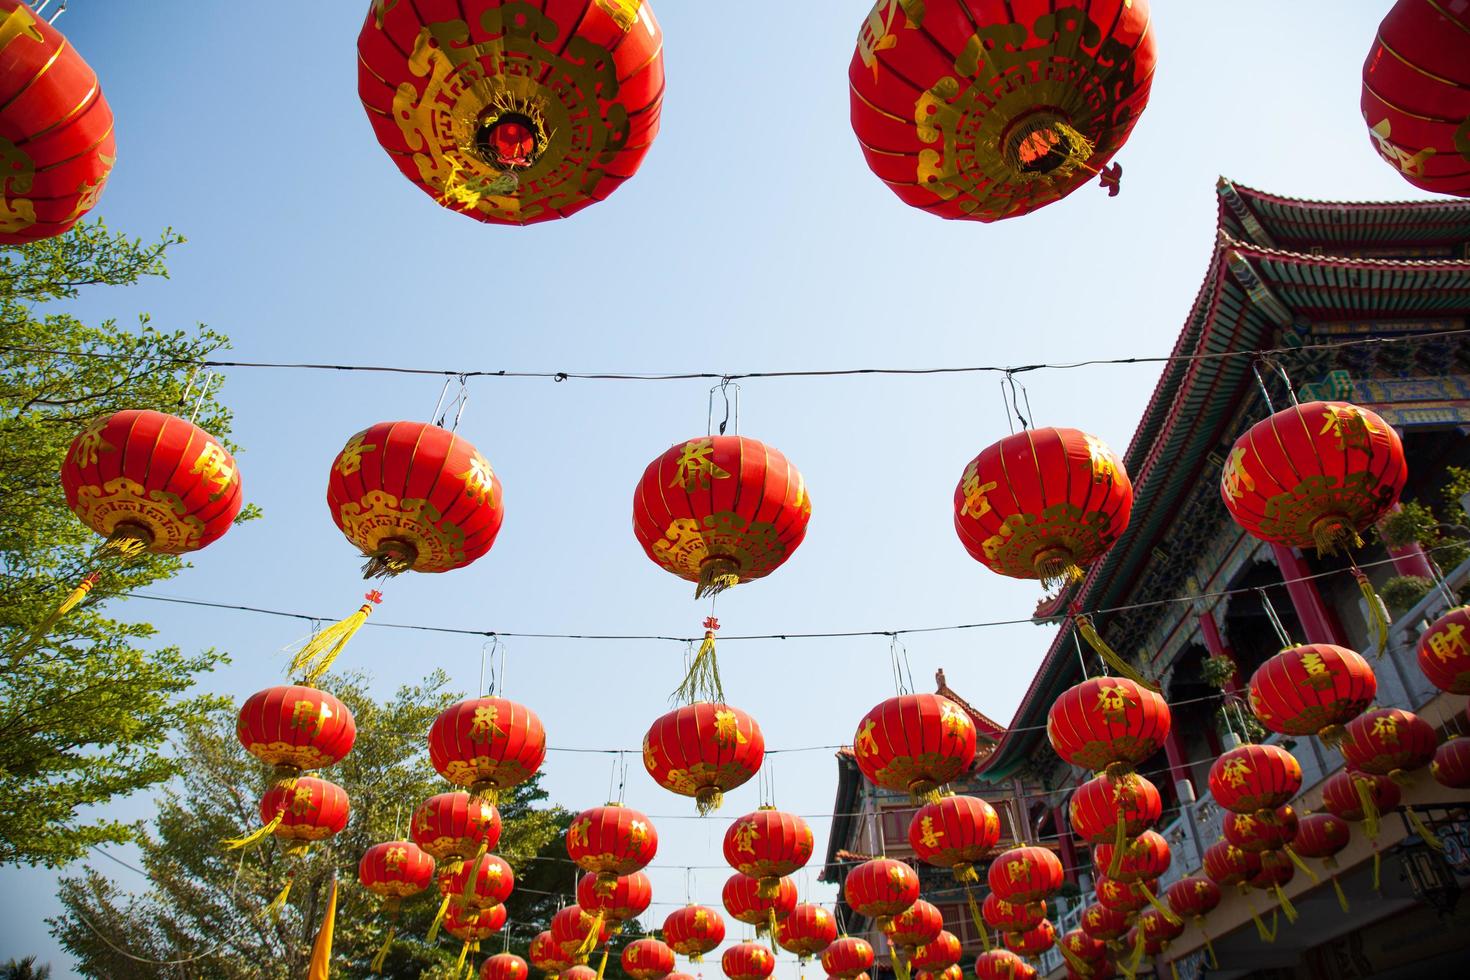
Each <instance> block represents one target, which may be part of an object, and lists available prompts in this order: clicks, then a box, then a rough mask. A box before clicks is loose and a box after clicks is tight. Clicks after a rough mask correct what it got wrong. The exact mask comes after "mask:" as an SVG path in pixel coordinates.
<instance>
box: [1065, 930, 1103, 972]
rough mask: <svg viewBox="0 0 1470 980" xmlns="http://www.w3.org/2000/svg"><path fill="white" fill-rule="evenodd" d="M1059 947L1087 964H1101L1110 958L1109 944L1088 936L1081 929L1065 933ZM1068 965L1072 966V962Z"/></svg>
mask: <svg viewBox="0 0 1470 980" xmlns="http://www.w3.org/2000/svg"><path fill="white" fill-rule="evenodd" d="M1058 945H1059V946H1061V947H1063V948H1065V949H1066V951H1067V952H1068V953H1070V954H1071V955H1072V956H1074V957H1076V958H1077V959H1078V960H1081V961H1082V962H1083V963H1086V964H1090V965H1091V964H1100V963H1102V961H1103V960H1105V959H1107V958H1108V944H1107V943H1105V942H1103V941H1102V940H1101V939H1096V938H1094V937H1092V936H1090V935H1088V934H1087V933H1086V932H1084V931H1083V930H1082V929H1080V928H1078V929H1073V930H1071V931H1069V932H1067V933H1065V934H1064V935H1063V936H1062V938H1061V939H1060V940H1059V941H1058ZM1068 965H1069V966H1070V965H1071V964H1070V962H1069V963H1068Z"/></svg>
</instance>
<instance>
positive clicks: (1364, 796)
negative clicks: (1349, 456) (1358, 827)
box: [1350, 777, 1378, 841]
mask: <svg viewBox="0 0 1470 980" xmlns="http://www.w3.org/2000/svg"><path fill="white" fill-rule="evenodd" d="M1350 778H1352V780H1353V789H1354V790H1356V791H1357V794H1358V805H1359V806H1360V807H1362V808H1363V832H1364V833H1366V834H1367V835H1368V839H1369V840H1373V841H1376V840H1377V839H1378V801H1377V800H1375V799H1374V798H1373V793H1372V792H1371V791H1370V790H1369V789H1368V780H1366V779H1358V778H1356V777H1350Z"/></svg>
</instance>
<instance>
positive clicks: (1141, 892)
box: [1093, 869, 1159, 912]
mask: <svg viewBox="0 0 1470 980" xmlns="http://www.w3.org/2000/svg"><path fill="white" fill-rule="evenodd" d="M1104 870H1106V869H1104ZM1158 884H1159V883H1158V882H1157V881H1130V882H1122V881H1114V880H1113V879H1112V878H1109V877H1108V876H1107V875H1105V874H1099V876H1098V879H1097V884H1096V885H1095V886H1093V894H1095V895H1096V896H1097V900H1098V903H1099V904H1100V905H1102V906H1103V907H1104V908H1108V909H1112V910H1113V911H1115V912H1137V911H1138V910H1139V909H1141V908H1143V907H1144V906H1145V905H1147V904H1148V897H1149V895H1151V894H1153V892H1154V889H1155V888H1157V887H1158Z"/></svg>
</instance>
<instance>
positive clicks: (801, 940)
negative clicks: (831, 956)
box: [776, 903, 837, 962]
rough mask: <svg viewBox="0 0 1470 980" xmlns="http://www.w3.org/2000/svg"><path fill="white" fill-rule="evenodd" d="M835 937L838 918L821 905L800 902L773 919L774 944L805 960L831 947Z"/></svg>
mask: <svg viewBox="0 0 1470 980" xmlns="http://www.w3.org/2000/svg"><path fill="white" fill-rule="evenodd" d="M836 938H837V920H836V919H834V918H832V913H831V912H828V911H827V910H826V909H824V908H822V907H821V906H820V905H808V904H805V903H803V904H801V905H798V906H796V908H794V909H792V910H791V914H790V915H788V916H786V918H784V919H777V920H776V943H777V944H778V945H779V946H780V947H781V948H782V949H784V950H786V952H788V953H795V954H796V957H797V959H799V960H801V961H802V962H805V961H806V960H809V959H811V958H812V957H813V956H816V955H817V954H818V953H820V952H821V951H822V950H824V949H826V948H827V947H828V946H830V945H831V944H832V942H833V940H835V939H836Z"/></svg>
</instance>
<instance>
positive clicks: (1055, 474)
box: [954, 429, 1133, 584]
mask: <svg viewBox="0 0 1470 980" xmlns="http://www.w3.org/2000/svg"><path fill="white" fill-rule="evenodd" d="M1132 507H1133V484H1131V483H1130V482H1129V481H1128V474H1127V473H1126V472H1125V471H1124V470H1123V464H1122V463H1121V462H1119V461H1118V457H1116V456H1114V455H1113V451H1112V450H1111V449H1109V448H1108V447H1107V445H1106V444H1104V443H1103V441H1102V440H1101V439H1098V438H1097V437H1096V436H1090V435H1088V434H1086V433H1085V432H1078V431H1077V430H1076V429H1027V430H1025V431H1023V432H1019V433H1017V434H1015V435H1013V436H1007V437H1006V438H1004V439H1002V440H1001V441H1000V442H997V443H995V444H994V445H992V446H990V447H989V448H987V449H986V450H985V451H984V452H982V453H981V454H980V455H979V456H976V457H975V458H974V459H973V460H971V461H970V465H969V466H967V467H965V472H964V473H963V474H962V475H961V477H960V482H959V486H957V487H956V488H955V492H954V526H955V531H957V532H958V533H959V536H960V541H961V542H962V543H963V544H964V546H965V550H966V551H968V552H969V553H970V557H971V558H974V559H975V560H976V561H978V562H980V563H982V564H984V565H985V566H986V567H987V568H989V569H991V570H992V571H995V572H999V573H1000V574H1002V575H1008V576H1010V577H1012V578H1027V579H1041V580H1042V582H1043V583H1046V584H1051V583H1055V582H1059V581H1063V580H1067V579H1071V578H1077V577H1080V575H1081V570H1082V569H1083V568H1085V567H1087V566H1088V565H1090V564H1091V563H1092V562H1093V561H1095V560H1096V559H1097V558H1098V557H1100V556H1101V555H1102V554H1103V552H1105V551H1107V550H1108V549H1109V548H1110V547H1112V545H1113V542H1114V541H1116V540H1118V536H1119V535H1121V534H1122V533H1123V530H1124V528H1126V527H1127V526H1128V515H1129V513H1130V511H1131V509H1132Z"/></svg>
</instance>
